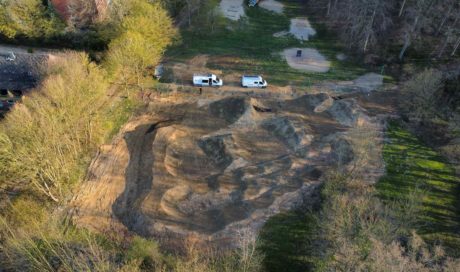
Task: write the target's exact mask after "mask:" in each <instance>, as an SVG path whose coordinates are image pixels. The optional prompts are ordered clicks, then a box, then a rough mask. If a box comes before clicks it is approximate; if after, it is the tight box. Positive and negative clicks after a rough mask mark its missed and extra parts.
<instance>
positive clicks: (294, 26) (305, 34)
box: [289, 18, 316, 41]
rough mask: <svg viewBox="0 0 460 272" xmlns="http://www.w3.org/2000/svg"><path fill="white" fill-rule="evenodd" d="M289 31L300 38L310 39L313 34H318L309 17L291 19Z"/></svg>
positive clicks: (303, 39)
mask: <svg viewBox="0 0 460 272" xmlns="http://www.w3.org/2000/svg"><path fill="white" fill-rule="evenodd" d="M289 33H291V34H292V35H294V37H296V38H297V39H299V40H302V41H308V40H309V38H310V37H311V36H314V35H316V30H315V29H314V28H313V27H312V26H311V25H310V22H309V21H308V19H307V18H294V19H291V26H290V28H289Z"/></svg>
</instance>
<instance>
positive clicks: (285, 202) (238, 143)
mask: <svg viewBox="0 0 460 272" xmlns="http://www.w3.org/2000/svg"><path fill="white" fill-rule="evenodd" d="M367 119H368V117H367V115H366V112H365V110H364V109H362V108H361V107H360V106H359V105H358V104H357V102H356V100H354V99H342V100H336V99H333V98H331V97H330V96H329V95H327V94H324V93H320V94H309V95H304V96H300V97H297V98H292V99H288V100H274V99H273V100H271V99H263V100H262V99H255V98H251V97H249V96H231V97H226V98H215V99H201V100H200V99H197V100H195V101H192V102H183V103H173V102H171V103H151V105H150V106H149V110H148V113H147V114H144V115H142V116H139V117H137V118H135V119H134V120H132V121H130V122H129V123H128V124H127V125H126V126H125V127H124V128H123V129H122V131H121V133H120V134H119V136H118V137H117V138H116V139H115V140H114V142H113V143H112V144H111V145H107V146H104V147H102V148H101V150H100V152H99V154H98V155H97V157H96V158H95V159H94V160H93V162H92V164H91V167H90V170H89V174H88V179H87V181H86V182H85V184H84V186H83V188H82V189H81V191H80V193H79V194H78V195H77V197H76V198H75V199H74V200H73V202H72V207H73V208H72V211H73V213H72V218H73V221H74V222H75V223H76V224H77V225H80V226H85V227H89V228H92V229H95V230H98V231H101V232H108V231H131V232H135V233H137V234H140V235H142V236H146V237H155V238H157V239H160V241H162V242H165V243H173V244H174V243H180V242H181V241H184V240H185V238H187V237H189V236H191V235H193V236H194V237H199V239H200V240H201V241H209V242H217V243H219V244H226V245H232V244H233V243H234V242H235V239H236V238H235V237H237V234H238V232H239V231H240V230H241V229H250V230H252V231H255V232H256V231H257V230H258V229H260V227H261V226H263V224H264V222H266V220H267V219H268V218H269V217H270V216H272V215H274V214H277V213H279V212H282V211H286V210H290V209H293V208H296V207H298V206H300V205H307V204H308V203H309V202H311V199H312V198H313V196H312V194H314V192H315V188H316V187H317V186H318V185H319V184H320V181H321V178H322V176H323V174H324V173H325V172H326V171H328V169H331V168H335V167H337V165H342V166H343V165H347V164H350V163H351V162H352V161H353V159H354V152H353V148H352V146H351V143H350V141H349V140H347V139H348V138H347V137H346V135H347V131H349V130H351V129H353V127H355V126H357V124H359V123H362V120H367Z"/></svg>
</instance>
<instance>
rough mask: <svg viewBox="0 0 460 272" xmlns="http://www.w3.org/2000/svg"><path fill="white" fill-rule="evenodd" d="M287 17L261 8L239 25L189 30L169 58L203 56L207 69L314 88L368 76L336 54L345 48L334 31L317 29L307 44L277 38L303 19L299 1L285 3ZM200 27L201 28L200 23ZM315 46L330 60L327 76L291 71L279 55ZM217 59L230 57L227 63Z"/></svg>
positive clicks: (248, 12) (227, 22) (223, 22)
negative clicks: (296, 19) (297, 19)
mask: <svg viewBox="0 0 460 272" xmlns="http://www.w3.org/2000/svg"><path fill="white" fill-rule="evenodd" d="M282 2H283V3H284V4H285V13H284V14H282V15H279V14H275V13H273V12H269V11H266V10H264V9H262V8H259V7H257V8H246V15H247V18H245V19H243V20H240V21H238V22H231V21H230V20H221V21H220V23H219V24H217V25H216V27H215V29H214V31H211V29H210V27H209V26H206V25H205V26H201V27H194V28H191V29H184V30H182V32H181V35H182V43H181V44H179V45H176V46H174V47H172V48H170V49H169V50H168V51H167V53H166V58H167V59H168V60H170V61H179V62H183V61H187V60H189V59H190V58H192V57H193V56H196V55H199V54H208V55H211V58H210V60H209V61H208V67H209V68H211V69H220V70H222V71H224V73H231V72H235V73H241V74H242V73H259V74H262V75H264V76H266V77H267V79H268V80H269V81H270V83H273V84H277V85H286V84H294V85H298V86H310V85H312V84H314V83H318V82H321V81H325V80H350V79H353V78H355V77H357V76H359V75H362V74H363V73H365V72H366V70H365V69H364V68H363V67H360V66H359V65H358V64H356V63H353V62H351V61H344V62H340V61H337V60H336V58H335V56H336V54H337V53H338V52H343V48H342V46H341V45H340V44H339V42H338V40H337V38H336V37H335V36H333V35H332V33H329V32H327V30H326V28H325V27H324V26H321V25H319V24H318V25H315V27H316V28H317V32H318V34H317V35H316V36H315V37H314V38H312V39H311V40H310V41H307V42H304V43H303V44H302V43H301V42H300V41H299V40H297V39H295V38H293V37H291V36H286V37H280V38H275V37H273V34H274V33H276V32H280V31H288V30H289V25H290V18H292V17H297V16H304V14H305V13H304V11H303V9H302V8H301V5H300V4H299V3H298V1H295V0H285V1H282ZM198 25H200V24H198ZM291 47H312V48H316V49H318V50H319V51H320V52H321V53H322V54H323V55H325V56H326V57H327V58H328V60H330V61H331V70H330V71H329V72H328V73H308V72H302V71H298V70H295V69H292V68H290V67H289V66H288V65H287V63H286V61H285V60H284V59H283V58H282V57H281V55H280V54H279V53H280V52H281V51H283V50H284V49H286V48H291ZM218 56H221V57H223V56H225V57H228V58H227V60H228V61H224V62H222V61H221V59H219V58H216V57H218Z"/></svg>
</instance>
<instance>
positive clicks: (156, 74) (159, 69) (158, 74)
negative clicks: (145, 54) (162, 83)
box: [153, 64, 164, 80]
mask: <svg viewBox="0 0 460 272" xmlns="http://www.w3.org/2000/svg"><path fill="white" fill-rule="evenodd" d="M163 73H164V67H163V64H158V65H157V66H156V67H155V72H154V73H153V76H154V77H155V78H156V79H158V80H160V78H161V77H162V76H163Z"/></svg>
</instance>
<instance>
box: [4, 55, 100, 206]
mask: <svg viewBox="0 0 460 272" xmlns="http://www.w3.org/2000/svg"><path fill="white" fill-rule="evenodd" d="M45 73H46V75H47V77H46V79H45V80H44V81H43V83H42V85H41V86H40V87H39V88H38V89H37V90H36V91H34V92H32V93H31V95H29V96H24V97H23V99H22V103H18V104H17V105H16V106H15V107H14V108H13V109H12V110H11V112H9V113H8V114H7V115H6V118H5V119H4V120H3V122H2V123H1V124H0V131H1V132H0V149H1V151H2V152H1V153H0V162H1V165H0V176H1V182H2V183H3V184H10V185H12V186H13V185H15V184H18V183H20V182H25V183H27V184H31V185H33V188H34V189H35V190H37V191H38V192H40V193H43V194H45V195H46V196H48V197H49V198H51V199H53V200H54V201H59V200H61V199H62V197H64V195H65V192H66V191H67V190H68V189H69V186H71V185H72V184H73V183H75V182H76V181H77V180H79V179H80V178H81V176H82V175H83V173H84V169H83V168H82V167H81V166H82V165H83V163H84V162H85V161H87V160H88V159H89V158H88V155H89V154H90V153H92V152H93V151H95V150H96V148H97V146H98V145H100V144H101V143H102V142H103V140H104V138H105V136H106V134H107V131H106V129H105V125H104V124H105V122H106V116H104V114H103V113H102V110H101V108H102V107H103V105H104V101H105V100H106V94H107V89H108V83H107V80H106V79H105V73H104V72H103V71H102V70H101V69H100V68H99V67H97V66H96V65H94V64H93V63H90V62H89V60H88V57H87V56H86V55H85V54H82V53H68V54H66V55H65V56H61V57H58V58H56V60H55V61H54V63H53V64H52V65H50V66H49V67H46V69H45Z"/></svg>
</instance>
